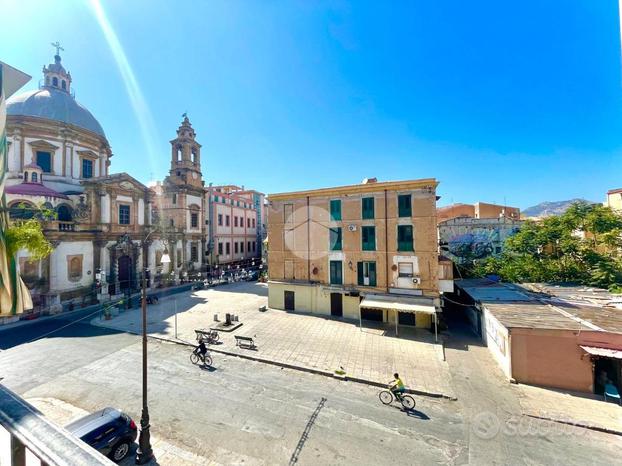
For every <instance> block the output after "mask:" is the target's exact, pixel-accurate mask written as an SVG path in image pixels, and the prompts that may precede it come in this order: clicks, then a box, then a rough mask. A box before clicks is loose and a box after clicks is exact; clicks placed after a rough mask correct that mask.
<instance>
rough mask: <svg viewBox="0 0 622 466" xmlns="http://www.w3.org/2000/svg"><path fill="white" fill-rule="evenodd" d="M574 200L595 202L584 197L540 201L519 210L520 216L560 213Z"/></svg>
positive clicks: (544, 215)
mask: <svg viewBox="0 0 622 466" xmlns="http://www.w3.org/2000/svg"><path fill="white" fill-rule="evenodd" d="M575 202H587V203H588V204H597V203H596V202H591V201H588V200H585V199H570V200H568V201H556V202H548V201H546V202H541V203H540V204H538V205H535V206H533V207H528V208H526V209H525V210H522V211H521V213H520V214H521V217H523V218H524V217H548V216H550V215H561V214H563V213H564V212H566V209H568V207H570V206H571V205H572V204H574V203H575Z"/></svg>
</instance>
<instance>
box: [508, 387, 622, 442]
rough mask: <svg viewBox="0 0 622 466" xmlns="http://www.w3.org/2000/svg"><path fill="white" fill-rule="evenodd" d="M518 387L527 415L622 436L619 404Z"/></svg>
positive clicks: (522, 406) (548, 390)
mask: <svg viewBox="0 0 622 466" xmlns="http://www.w3.org/2000/svg"><path fill="white" fill-rule="evenodd" d="M515 388H516V390H518V396H519V401H520V404H521V408H522V409H523V414H525V415H527V416H531V417H537V418H542V419H548V420H551V421H556V422H562V423H564V424H572V425H576V426H580V427H587V428H589V429H594V430H599V431H603V432H608V433H611V434H616V435H622V406H620V405H618V404H614V403H605V402H604V401H602V398H601V399H596V398H592V397H590V396H589V395H582V394H578V393H577V394H574V393H569V392H565V391H561V390H555V389H545V388H540V387H534V386H530V385H522V384H521V385H518V386H517V387H515ZM593 396H594V395H593Z"/></svg>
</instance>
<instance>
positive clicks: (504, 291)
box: [455, 279, 622, 333]
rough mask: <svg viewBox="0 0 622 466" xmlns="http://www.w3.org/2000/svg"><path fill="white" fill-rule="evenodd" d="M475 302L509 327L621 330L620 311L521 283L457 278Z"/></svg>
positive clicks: (616, 331)
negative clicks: (570, 298)
mask: <svg viewBox="0 0 622 466" xmlns="http://www.w3.org/2000/svg"><path fill="white" fill-rule="evenodd" d="M455 283H456V286H458V287H459V288H461V289H462V290H464V292H466V293H467V294H468V295H469V296H471V298H473V300H474V301H476V302H479V303H480V304H481V305H482V306H483V307H485V308H486V309H487V310H488V311H489V312H491V313H492V314H493V315H494V316H495V318H497V320H499V322H500V323H501V324H502V325H504V326H505V327H508V328H512V327H514V328H540V329H553V330H601V331H607V332H613V333H622V310H620V309H616V308H611V307H603V306H598V305H594V304H591V303H585V304H582V303H577V302H576V301H572V302H570V301H568V300H566V299H564V298H562V297H558V298H557V299H556V300H555V301H551V299H550V296H548V295H547V294H541V293H537V292H535V291H533V288H531V289H527V288H524V287H523V286H522V285H517V284H506V283H497V282H493V281H491V280H487V279H466V280H456V282H455Z"/></svg>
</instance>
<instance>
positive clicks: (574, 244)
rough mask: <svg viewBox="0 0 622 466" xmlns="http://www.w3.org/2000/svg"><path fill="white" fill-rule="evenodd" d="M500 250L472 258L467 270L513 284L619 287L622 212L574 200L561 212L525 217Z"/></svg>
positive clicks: (620, 282)
mask: <svg viewBox="0 0 622 466" xmlns="http://www.w3.org/2000/svg"><path fill="white" fill-rule="evenodd" d="M504 249H505V250H504V252H503V254H502V255H501V256H499V257H489V258H487V259H485V260H482V261H479V262H475V263H474V264H473V266H472V267H470V268H469V270H468V273H469V274H471V275H475V276H483V275H490V274H495V275H499V276H500V277H501V278H502V279H503V280H506V281H514V282H578V283H582V284H585V285H590V286H598V287H604V288H610V289H611V290H614V289H615V290H618V289H619V288H620V287H621V286H622V216H620V215H619V214H617V213H616V212H614V211H612V210H611V209H610V208H608V207H604V206H602V205H593V204H587V203H575V204H573V205H572V206H571V207H570V208H569V209H568V210H567V211H566V212H565V213H564V214H562V215H560V216H555V217H547V218H545V219H543V220H540V221H533V220H527V221H525V223H524V224H523V226H522V228H521V230H520V231H519V232H518V233H516V234H515V235H513V236H510V237H509V238H507V239H506V242H505V248H504Z"/></svg>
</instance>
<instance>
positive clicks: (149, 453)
mask: <svg viewBox="0 0 622 466" xmlns="http://www.w3.org/2000/svg"><path fill="white" fill-rule="evenodd" d="M151 233H153V232H149V235H151ZM149 235H147V237H146V238H145V240H144V241H143V265H144V266H145V267H143V276H142V280H141V288H142V293H141V295H142V305H141V311H142V312H141V313H142V321H143V329H142V333H143V339H142V340H143V341H142V351H143V408H142V412H141V413H140V435H139V437H138V450H136V464H145V463H147V462H148V461H149V460H151V458H153V449H152V448H151V434H150V432H149V430H150V427H151V426H150V425H149V407H148V406H147V267H146V264H147V239H148V238H149ZM160 261H161V262H162V263H169V262H170V261H171V258H170V257H169V255H168V254H167V251H166V250H165V251H164V254H163V255H162V258H161V259H160Z"/></svg>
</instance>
